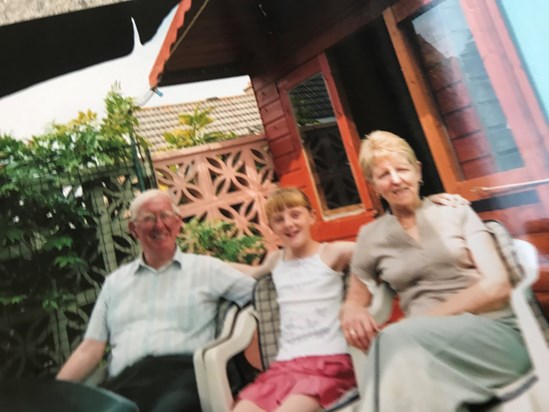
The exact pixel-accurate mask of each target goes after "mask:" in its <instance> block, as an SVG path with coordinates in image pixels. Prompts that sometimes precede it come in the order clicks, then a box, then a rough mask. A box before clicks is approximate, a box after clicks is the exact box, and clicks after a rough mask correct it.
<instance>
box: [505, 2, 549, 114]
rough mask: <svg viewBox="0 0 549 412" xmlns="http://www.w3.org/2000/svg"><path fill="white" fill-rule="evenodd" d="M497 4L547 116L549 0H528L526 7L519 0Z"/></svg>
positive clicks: (548, 112) (548, 108)
mask: <svg viewBox="0 0 549 412" xmlns="http://www.w3.org/2000/svg"><path fill="white" fill-rule="evenodd" d="M499 7H500V10H501V11H502V14H503V15H504V16H505V19H506V23H507V28H508V30H509V32H510V33H511V35H512V37H513V40H514V41H515V45H516V46H517V49H518V50H519V53H520V57H521V58H522V62H523V64H524V67H525V68H526V72H527V73H528V76H529V77H530V81H531V83H532V85H533V86H534V89H535V91H536V94H537V96H538V99H539V101H540V102H541V106H542V110H543V111H544V112H545V118H546V119H549V70H547V67H549V50H548V48H549V43H548V42H549V2H548V1H547V0H528V7H525V4H524V3H523V2H520V1H516V0H500V1H499Z"/></svg>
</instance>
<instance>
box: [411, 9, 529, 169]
mask: <svg viewBox="0 0 549 412" xmlns="http://www.w3.org/2000/svg"><path fill="white" fill-rule="evenodd" d="M412 28H413V36H412V40H413V41H414V42H415V44H416V45H417V48H418V51H419V55H420V59H421V61H422V64H423V68H424V71H425V73H426V75H427V78H428V80H429V82H430V86H431V90H432V93H433V95H434V96H435V99H436V102H437V104H438V107H439V109H440V112H441V116H442V119H443V121H444V123H445V125H446V128H447V131H448V136H449V138H450V140H451V144H452V147H453V148H454V153H455V157H456V161H457V163H458V164H459V166H460V168H461V171H462V173H463V177H464V178H465V179H470V178H474V177H479V176H485V175H489V174H493V173H497V172H501V171H505V170H510V169H515V168H518V167H522V166H523V165H524V163H523V160H522V157H521V155H520V152H519V151H518V148H517V146H516V144H515V140H514V138H513V134H512V131H511V129H510V128H509V126H508V125H507V119H506V117H505V114H504V113H503V110H502V109H501V106H500V104H499V101H498V100H497V97H496V95H495V93H494V89H493V88H492V84H491V82H490V78H489V77H488V74H487V73H486V70H485V68H484V64H483V61H482V59H481V57H480V55H479V52H478V50H477V47H476V45H475V41H474V38H473V36H472V34H471V31H470V30H469V27H468V25H467V22H466V20H465V17H464V15H463V13H462V10H461V8H460V5H459V1H458V0H446V1H444V2H442V3H439V4H438V5H437V6H435V7H433V8H431V9H429V10H428V11H426V12H425V13H424V14H422V15H420V16H418V17H416V18H415V19H413V20H412Z"/></svg>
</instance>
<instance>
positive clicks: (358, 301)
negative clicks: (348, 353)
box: [339, 273, 379, 350]
mask: <svg viewBox="0 0 549 412" xmlns="http://www.w3.org/2000/svg"><path fill="white" fill-rule="evenodd" d="M371 300H372V294H371V293H370V291H369V290H368V287H367V286H366V285H365V284H364V283H363V282H362V281H361V280H360V279H359V278H358V277H357V276H356V275H354V274H352V273H351V275H350V276H349V285H348V286H347V296H346V298H345V302H344V303H343V305H341V310H340V314H339V319H340V322H341V329H342V330H343V333H344V335H345V339H346V340H347V343H349V345H352V346H356V347H357V348H359V349H363V350H366V349H368V348H369V346H370V344H371V343H372V341H373V340H374V338H375V337H376V335H377V333H378V332H379V328H378V326H377V323H376V321H375V320H374V318H372V316H371V315H370V313H369V312H368V305H370V301H371Z"/></svg>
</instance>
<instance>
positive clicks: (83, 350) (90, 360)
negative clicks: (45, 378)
mask: <svg viewBox="0 0 549 412" xmlns="http://www.w3.org/2000/svg"><path fill="white" fill-rule="evenodd" d="M105 346H106V342H102V341H99V340H95V339H84V340H83V341H82V343H81V344H80V345H78V347H77V348H76V350H75V351H74V352H73V353H72V354H71V356H70V357H69V359H67V361H66V362H65V364H64V365H63V366H62V368H61V370H60V371H59V373H58V374H57V376H56V379H59V380H63V381H73V382H81V381H83V380H84V379H85V378H86V377H88V375H89V374H90V373H91V372H92V371H93V370H94V368H95V367H96V366H97V364H98V363H99V362H100V361H101V359H102V358H103V354H104V353H105Z"/></svg>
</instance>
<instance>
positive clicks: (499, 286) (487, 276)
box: [425, 232, 512, 316]
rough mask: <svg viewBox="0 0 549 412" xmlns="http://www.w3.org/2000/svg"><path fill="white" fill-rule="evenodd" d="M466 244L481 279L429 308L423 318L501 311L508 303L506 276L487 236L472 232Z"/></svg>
mask: <svg viewBox="0 0 549 412" xmlns="http://www.w3.org/2000/svg"><path fill="white" fill-rule="evenodd" d="M467 243H468V247H469V250H470V253H471V255H472V258H473V261H474V262H475V264H476V266H477V269H478V271H479V272H480V274H481V280H480V281H478V282H477V283H475V284H474V285H473V286H470V287H469V288H467V289H464V290H462V291H460V292H458V293H456V294H455V295H452V296H451V297H450V298H448V299H447V300H446V301H444V302H442V303H440V304H438V305H436V306H435V307H433V308H431V309H430V310H429V311H428V312H427V313H425V314H426V315H431V316H447V315H455V314H460V313H464V312H470V313H477V314H478V313H484V312H489V311H492V310H497V309H501V308H502V307H504V306H505V305H506V304H507V303H508V301H509V296H510V294H511V289H512V287H511V283H510V281H509V275H508V274H507V270H506V269H505V266H504V264H503V262H502V260H501V258H500V257H499V254H498V252H497V250H496V246H495V244H494V240H493V239H492V237H491V236H490V234H489V233H487V232H478V233H475V234H474V235H471V236H469V237H468V238H467Z"/></svg>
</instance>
